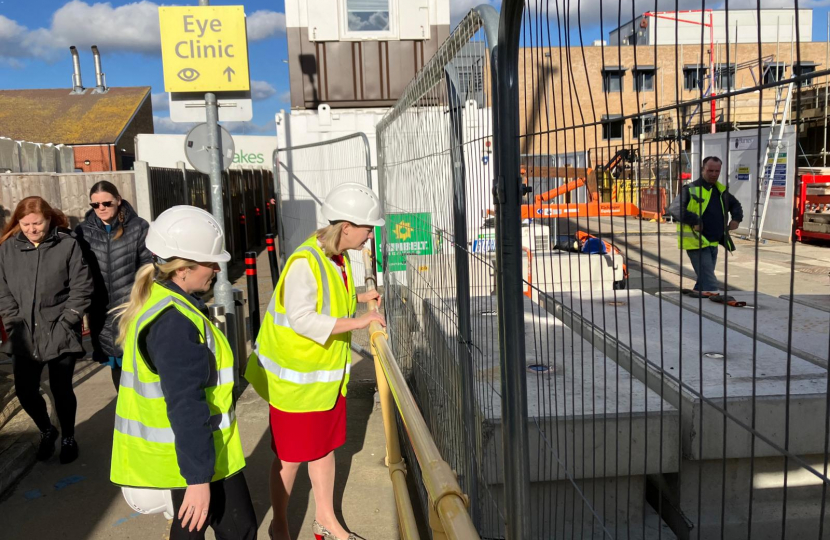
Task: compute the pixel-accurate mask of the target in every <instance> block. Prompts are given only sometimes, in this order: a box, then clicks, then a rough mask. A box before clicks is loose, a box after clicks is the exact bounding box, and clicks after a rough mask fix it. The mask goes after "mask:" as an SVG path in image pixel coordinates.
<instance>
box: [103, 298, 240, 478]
mask: <svg viewBox="0 0 830 540" xmlns="http://www.w3.org/2000/svg"><path fill="white" fill-rule="evenodd" d="M168 308H171V309H177V310H179V312H180V313H181V314H182V315H184V316H185V317H187V318H188V319H190V321H191V322H192V323H193V324H194V325H195V326H196V328H198V329H199V334H200V336H201V338H202V339H203V340H204V343H205V346H206V347H207V348H208V349H210V351H211V352H212V353H213V356H214V357H215V359H216V363H215V364H214V365H212V366H211V371H210V375H209V379H208V383H207V387H206V388H205V396H206V397H207V404H208V407H209V408H210V413H211V417H210V418H209V420H208V423H209V425H210V427H211V428H212V429H213V446H214V449H215V451H216V462H215V464H214V474H213V479H212V481H216V480H221V479H223V478H226V477H228V476H230V475H232V474H234V473H236V472H238V471H239V470H240V469H242V468H243V467H244V466H245V456H244V454H243V453H242V441H241V439H240V437H239V431H238V430H237V427H236V416H235V414H234V408H233V382H234V381H233V353H232V352H231V348H230V346H229V345H228V340H227V339H226V338H225V336H224V334H222V332H220V331H219V330H218V329H217V328H215V327H214V326H213V325H212V324H211V323H210V321H209V320H208V319H207V318H206V317H205V316H204V315H202V313H200V312H199V310H198V309H196V308H195V307H194V306H193V305H192V304H191V303H190V302H188V301H187V300H186V299H185V298H184V297H183V296H181V295H178V294H176V293H174V292H172V291H170V290H169V289H167V288H165V287H164V286H162V285H159V284H157V283H154V284H153V288H152V291H151V293H150V298H149V299H148V300H147V302H146V303H145V304H144V307H143V308H142V310H141V311H140V312H139V313H138V316H137V317H136V318H135V320H134V321H133V322H132V323H131V324H130V328H129V330H128V331H127V339H126V340H125V342H124V361H123V363H122V367H121V369H122V371H121V386H120V388H119V390H118V403H117V405H116V408H115V431H114V433H113V441H112V466H111V469H110V480H111V481H112V482H113V483H115V484H118V485H122V486H131V487H148V488H160V489H170V488H183V487H187V482H186V481H185V479H184V478H183V477H182V475H181V473H180V472H179V463H178V459H177V457H176V446H175V442H176V437H175V434H174V433H173V429H172V428H171V427H170V420H169V418H168V417H167V403H166V402H165V400H164V395H163V394H162V391H161V379H160V378H159V376H158V375H157V374H156V373H154V372H153V371H151V370H150V367H149V366H148V364H147V362H146V361H145V360H144V358H143V356H142V352H141V348H140V347H139V346H138V337H139V335H140V334H141V332H142V330H144V329H145V328H147V325H149V324H150V323H152V322H153V321H154V320H155V318H156V317H158V316H159V315H160V314H161V313H162V312H164V311H165V310H166V309H168Z"/></svg>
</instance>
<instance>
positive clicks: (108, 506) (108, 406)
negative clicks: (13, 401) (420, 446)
mask: <svg viewBox="0 0 830 540" xmlns="http://www.w3.org/2000/svg"><path fill="white" fill-rule="evenodd" d="M258 267H259V271H260V283H259V285H260V305H261V310H262V312H263V313H264V310H265V307H266V306H267V303H268V300H269V298H270V293H271V289H270V276H269V274H268V260H267V256H266V255H265V252H264V251H263V253H262V254H261V256H260V257H259V260H258ZM237 283H238V284H237V286H242V288H243V289H244V283H245V282H244V277H243V278H242V279H240V280H239V281H238V282H237ZM353 362H354V364H353V369H352V380H353V384H350V393H349V399H348V400H347V411H348V424H347V440H346V444H345V445H344V446H343V447H341V448H340V449H338V450H337V451H336V452H335V458H336V463H337V465H336V467H337V472H336V487H335V492H336V493H337V495H336V496H335V509H336V511H337V512H338V514H339V515H340V516H341V519H342V522H343V523H344V524H345V525H346V526H347V528H349V529H350V530H352V531H354V532H355V533H357V534H360V536H362V537H363V538H366V539H367V540H388V539H395V538H398V532H397V517H396V511H395V501H394V497H393V494H392V487H391V482H390V480H389V474H388V470H387V468H386V467H385V466H384V457H385V447H386V446H385V439H384V432H383V423H382V418H381V414H380V410H379V409H378V408H376V407H375V402H374V399H373V393H374V390H373V389H374V384H375V376H374V365H373V363H372V361H371V358H367V357H364V356H362V355H360V354H357V353H356V354H355V355H354V357H353ZM92 368H93V369H91V370H90V371H89V372H88V373H87V374H86V379H85V380H83V382H81V383H80V384H79V385H78V386H77V387H76V389H75V391H76V394H77V396H78V416H77V427H76V438H77V440H78V443H79V445H80V457H79V459H78V460H77V461H76V462H75V463H71V464H68V465H61V464H60V463H59V462H58V458H57V454H56V455H55V456H54V457H52V458H51V459H50V460H48V461H46V462H42V463H41V462H35V463H34V464H32V463H33V461H32V460H31V456H32V454H33V453H34V448H35V446H34V445H35V444H36V442H37V441H38V440H39V438H38V434H37V429H36V428H35V427H34V424H33V423H32V422H31V420H30V419H29V418H28V416H27V415H26V414H25V413H22V412H21V413H20V414H17V415H15V416H14V417H13V418H12V419H11V420H10V421H9V422H8V423H7V424H6V425H5V426H4V427H3V428H2V430H0V461H2V459H4V457H3V453H2V448H3V441H11V440H14V442H15V443H16V444H17V446H15V449H16V451H17V453H18V454H23V455H24V457H25V456H28V459H20V457H19V456H18V462H19V463H21V464H22V467H23V470H22V471H17V472H18V473H20V472H23V473H25V474H24V475H22V477H21V478H19V480H18V481H17V483H16V484H15V485H14V486H13V487H11V488H10V489H8V490H6V492H5V493H3V494H2V496H0V516H3V519H2V522H3V525H2V528H0V539H3V540H5V539H9V540H12V539H15V540H16V539H23V538H38V537H40V536H42V535H44V534H45V533H46V531H48V533H46V534H47V536H57V537H60V538H65V539H78V540H81V539H104V538H107V539H109V538H119V539H120V538H124V539H128V538H136V539H138V538H141V539H148V538H149V539H152V538H159V539H165V538H167V531H168V528H169V525H168V522H167V521H166V520H165V519H164V517H163V516H162V515H160V514H159V515H152V516H146V515H138V514H136V513H135V512H134V511H133V510H132V509H131V508H130V507H129V506H127V504H126V503H125V502H124V500H123V498H122V497H121V493H120V490H119V488H118V487H116V486H114V485H112V484H111V483H110V482H109V466H110V453H111V449H112V425H113V418H114V412H115V400H116V393H115V390H114V389H113V387H112V382H111V378H110V373H109V372H108V370H109V368H106V367H100V366H92ZM237 417H238V419H239V429H240V432H241V435H242V444H243V448H244V449H245V454H246V461H247V466H246V469H245V472H244V474H245V477H246V479H247V482H248V486H249V488H250V491H251V497H252V499H253V502H254V508H255V510H256V514H257V519H258V522H259V538H263V539H264V538H268V534H267V527H268V525H269V523H270V522H271V509H270V502H269V496H268V474H269V469H270V464H271V460H272V458H273V453H272V452H271V449H270V441H269V437H270V431H269V428H268V406H267V404H266V403H265V402H263V401H262V400H261V399H260V398H259V397H258V396H257V395H256V393H255V392H254V391H253V389H252V388H248V389H246V391H245V392H244V393H243V395H242V396H241V397H240V399H239V402H238V404H237ZM27 446H28V448H27ZM27 451H28V452H29V453H28V454H27V453H26V452H27ZM10 458H11V455H7V456H6V459H10ZM0 466H2V463H0ZM0 491H2V490H0ZM289 510H290V514H291V516H292V518H291V532H292V536H293V537H294V538H312V535H311V522H312V520H313V519H314V498H313V494H312V493H311V485H310V482H309V480H308V475H307V473H306V469H305V467H303V469H301V471H300V474H299V476H298V477H297V481H296V484H295V487H294V494H293V496H292V499H291V504H290V507H289ZM8 516H14V518H13V519H8ZM45 527H46V528H45ZM208 538H213V535H212V533H208Z"/></svg>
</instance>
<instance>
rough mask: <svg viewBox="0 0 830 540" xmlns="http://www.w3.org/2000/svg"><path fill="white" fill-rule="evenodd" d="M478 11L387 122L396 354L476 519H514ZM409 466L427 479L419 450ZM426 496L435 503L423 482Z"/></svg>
mask: <svg viewBox="0 0 830 540" xmlns="http://www.w3.org/2000/svg"><path fill="white" fill-rule="evenodd" d="M482 14H483V15H484V16H485V17H486V16H488V15H489V16H490V17H492V19H491V20H494V19H495V16H496V14H495V12H494V11H493V10H491V9H490V10H483V11H482V12H481V13H479V12H471V13H470V14H469V15H468V16H467V17H466V18H465V19H463V20H462V21H461V23H460V24H459V25H458V27H457V28H456V29H455V31H454V32H453V34H452V36H451V38H450V39H449V40H448V41H447V42H445V43H444V45H443V46H442V47H441V48H440V49H439V51H438V52H437V53H436V55H435V56H434V57H433V58H432V60H430V62H429V63H428V64H427V65H426V66H425V67H424V69H423V70H422V71H421V72H420V73H419V75H418V76H417V77H416V79H414V80H413V81H412V82H411V83H410V84H409V86H408V87H407V88H406V90H405V92H404V94H403V97H402V98H401V100H400V101H399V102H398V103H397V105H396V106H395V107H394V108H393V109H392V111H391V112H390V113H389V114H387V116H386V117H385V118H384V119H383V121H382V122H381V124H380V125H379V126H378V169H379V174H380V180H381V182H380V190H381V196H382V201H383V204H384V210H385V212H386V225H385V227H384V228H383V235H382V240H383V242H382V245H383V249H382V254H381V255H382V259H383V271H384V273H383V275H384V283H385V293H384V294H385V296H384V298H385V309H386V313H387V321H388V324H389V326H388V332H389V336H390V338H391V341H392V345H393V349H394V351H395V354H396V357H397V359H398V361H399V363H400V364H401V366H402V368H403V370H404V373H405V374H406V375H407V377H408V380H409V384H410V386H411V389H412V391H413V394H414V395H415V397H416V399H417V400H418V403H419V406H420V408H421V411H422V413H423V414H424V417H425V419H426V422H427V424H428V425H429V426H430V429H431V432H432V434H433V438H434V439H435V442H436V444H437V445H438V448H439V449H440V451H441V452H442V455H443V457H444V459H445V460H446V461H447V462H448V463H449V464H450V466H451V467H452V468H453V469H454V470H456V471H457V472H458V474H459V482H460V484H461V486H462V488H463V489H464V490H465V491H466V492H467V493H468V495H470V497H471V513H472V516H473V520H474V522H475V523H476V524H477V526H478V527H479V529H480V530H481V531H483V534H484V535H485V536H489V537H498V536H500V534H501V531H502V529H503V524H504V512H503V510H502V506H503V500H504V486H503V480H502V459H501V449H500V447H501V431H500V430H501V421H500V416H501V403H500V390H499V385H500V383H499V359H498V331H497V323H496V321H497V318H496V316H497V308H496V297H495V280H494V277H495V276H494V271H495V265H494V257H495V245H496V244H495V236H496V229H495V226H494V219H493V215H492V212H489V211H488V209H491V204H490V198H491V195H490V193H491V189H492V175H493V173H492V161H491V159H492V143H493V141H492V117H491V112H492V111H491V102H492V89H491V86H490V72H489V64H490V48H489V47H491V46H492V45H493V43H492V42H490V41H488V37H489V36H488V34H487V32H486V31H485V29H484V24H485V23H484V20H483V19H482ZM408 463H409V467H410V470H412V471H414V473H415V476H416V478H418V483H421V476H420V470H419V468H418V467H417V462H416V460H415V459H414V456H413V455H411V449H410V455H409V459H408ZM421 497H422V502H423V503H424V505H426V504H428V501H427V500H426V493H425V492H424V491H423V490H422V491H421Z"/></svg>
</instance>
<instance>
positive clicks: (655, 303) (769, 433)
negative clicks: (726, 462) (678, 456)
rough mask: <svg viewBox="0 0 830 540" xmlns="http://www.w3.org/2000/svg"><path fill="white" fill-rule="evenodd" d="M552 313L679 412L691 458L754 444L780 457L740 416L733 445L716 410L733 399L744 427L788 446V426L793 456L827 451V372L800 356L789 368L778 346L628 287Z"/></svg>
mask: <svg viewBox="0 0 830 540" xmlns="http://www.w3.org/2000/svg"><path fill="white" fill-rule="evenodd" d="M614 300H615V301H614ZM545 307H546V309H547V310H548V311H550V312H552V313H555V314H556V315H557V317H561V318H562V319H563V320H564V321H565V323H567V324H568V325H570V326H571V327H572V328H574V329H575V330H576V331H579V332H582V333H583V336H588V337H589V339H590V337H591V336H593V338H594V340H595V343H597V344H598V346H599V347H603V346H604V347H605V352H606V353H607V354H608V356H609V357H611V358H613V359H615V360H616V361H617V362H619V363H620V364H621V365H622V366H623V367H624V368H626V369H629V370H631V371H632V373H633V374H634V375H635V376H636V377H637V378H638V379H640V380H642V381H644V382H647V385H648V386H649V387H650V388H652V389H655V390H657V391H658V392H660V393H661V395H662V396H663V397H664V398H665V399H666V401H668V402H669V403H671V404H672V405H673V406H675V407H678V408H679V409H680V411H681V416H682V437H683V452H684V456H686V457H687V458H688V459H692V460H695V459H722V458H740V457H749V456H750V455H751V453H752V450H753V443H754V455H755V456H776V455H780V452H779V451H778V450H776V449H774V448H773V447H771V446H769V445H767V444H765V443H764V442H763V441H761V440H759V439H757V438H756V439H755V440H753V437H752V436H751V435H750V433H749V432H748V431H747V429H746V428H744V427H741V426H739V425H738V424H737V423H736V422H735V421H733V420H730V421H729V422H728V424H727V426H726V427H727V435H726V439H725V440H724V433H723V432H724V426H723V423H724V414H723V412H722V411H720V410H718V409H716V408H715V407H723V406H724V402H726V406H727V408H728V412H729V414H730V415H732V416H733V417H734V418H736V419H737V420H739V421H740V422H742V423H743V424H744V425H745V426H751V425H753V424H756V429H757V430H758V431H759V432H760V433H761V434H763V435H764V436H765V437H768V438H769V440H770V441H772V442H773V443H775V444H777V445H779V446H780V447H783V446H784V444H785V443H784V434H785V432H787V430H786V429H785V428H786V427H788V428H789V429H788V436H789V441H788V442H789V449H790V451H792V452H794V453H795V454H799V455H803V454H817V453H823V452H824V435H823V433H824V427H823V418H824V415H825V409H826V389H827V372H826V370H824V369H823V368H820V367H818V366H816V365H814V364H812V363H810V362H807V361H806V360H803V359H801V358H799V357H795V356H794V357H792V358H791V362H790V365H789V366H788V364H787V359H786V354H785V353H783V352H782V351H780V350H779V349H776V348H774V347H771V346H769V345H766V344H763V343H757V342H753V340H752V339H751V338H749V337H747V336H745V335H743V334H741V333H739V332H736V331H734V330H730V329H725V328H724V327H723V326H722V325H720V324H718V323H716V322H714V321H711V320H709V319H706V318H701V317H700V315H698V314H696V313H693V312H691V311H689V310H684V309H681V308H679V307H678V306H676V305H674V304H671V303H670V302H668V301H666V300H661V299H659V298H656V297H654V296H651V295H649V294H644V293H643V292H642V291H636V290H630V291H624V292H622V291H621V292H620V293H619V294H618V295H617V296H616V299H609V298H607V297H606V299H605V301H603V299H601V298H592V297H590V296H577V295H568V294H567V293H565V294H564V295H562V297H561V298H559V297H557V298H556V299H553V298H551V297H549V296H546V297H545ZM724 342H726V345H727V348H726V350H724ZM788 370H789V371H790V376H789V379H788V375H787V374H788ZM681 383H682V388H681ZM701 396H702V397H703V398H705V399H706V400H710V401H708V402H705V401H704V399H702V398H701ZM753 396H754V397H753ZM787 396H789V400H788V399H787ZM787 405H789V416H787V414H786V406H787ZM760 419H763V421H760Z"/></svg>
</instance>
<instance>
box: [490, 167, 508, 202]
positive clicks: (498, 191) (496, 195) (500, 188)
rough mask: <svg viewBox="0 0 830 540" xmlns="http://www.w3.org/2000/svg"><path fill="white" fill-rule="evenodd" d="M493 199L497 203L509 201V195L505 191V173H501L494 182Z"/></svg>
mask: <svg viewBox="0 0 830 540" xmlns="http://www.w3.org/2000/svg"><path fill="white" fill-rule="evenodd" d="M493 199H495V201H494V202H495V203H496V204H504V203H506V202H507V196H506V194H505V192H504V175H502V174H500V175H499V176H498V178H496V181H495V182H494V183H493Z"/></svg>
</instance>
